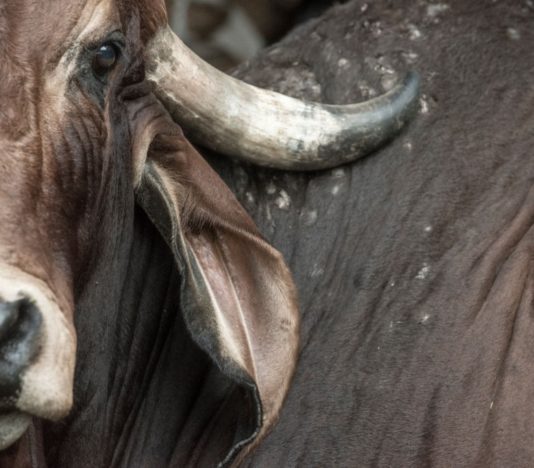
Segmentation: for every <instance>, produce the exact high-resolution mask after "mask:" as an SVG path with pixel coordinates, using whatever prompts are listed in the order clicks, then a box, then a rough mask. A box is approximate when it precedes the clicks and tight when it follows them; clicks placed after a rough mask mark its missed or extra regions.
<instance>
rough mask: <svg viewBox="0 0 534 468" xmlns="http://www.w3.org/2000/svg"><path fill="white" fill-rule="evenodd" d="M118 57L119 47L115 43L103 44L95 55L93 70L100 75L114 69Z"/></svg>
mask: <svg viewBox="0 0 534 468" xmlns="http://www.w3.org/2000/svg"><path fill="white" fill-rule="evenodd" d="M118 59H119V53H118V50H117V48H116V47H115V46H114V45H113V44H109V43H108V44H103V45H101V46H100V47H99V48H98V49H97V50H96V52H95V55H94V57H93V64H92V66H93V71H94V72H95V73H96V74H97V75H99V76H102V75H105V74H106V73H108V72H110V71H111V70H112V69H113V67H114V66H115V64H116V63H117V60H118Z"/></svg>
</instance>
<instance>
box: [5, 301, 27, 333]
mask: <svg viewBox="0 0 534 468" xmlns="http://www.w3.org/2000/svg"><path fill="white" fill-rule="evenodd" d="M22 306H23V301H22V300H20V301H16V302H2V303H0V343H1V342H3V341H4V339H6V338H7V337H8V335H9V332H10V331H12V330H13V326H14V325H15V323H17V319H18V318H19V315H20V314H19V312H20V310H21V308H22Z"/></svg>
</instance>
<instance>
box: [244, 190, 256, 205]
mask: <svg viewBox="0 0 534 468" xmlns="http://www.w3.org/2000/svg"><path fill="white" fill-rule="evenodd" d="M245 197H246V199H247V203H250V204H251V205H253V204H254V202H255V201H256V200H255V199H254V195H252V192H247V193H246V194H245Z"/></svg>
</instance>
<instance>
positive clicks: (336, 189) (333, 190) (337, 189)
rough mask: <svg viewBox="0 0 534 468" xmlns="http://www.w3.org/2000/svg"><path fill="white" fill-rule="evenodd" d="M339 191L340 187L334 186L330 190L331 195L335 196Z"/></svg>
mask: <svg viewBox="0 0 534 468" xmlns="http://www.w3.org/2000/svg"><path fill="white" fill-rule="evenodd" d="M340 190H341V185H334V186H333V187H332V190H331V192H332V195H334V196H336V195H337V194H338V193H339V191H340Z"/></svg>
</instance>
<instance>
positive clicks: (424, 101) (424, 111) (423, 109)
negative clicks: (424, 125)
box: [419, 94, 429, 114]
mask: <svg viewBox="0 0 534 468" xmlns="http://www.w3.org/2000/svg"><path fill="white" fill-rule="evenodd" d="M419 105H420V107H421V113H422V114H428V111H429V105H428V100H427V97H426V96H425V95H424V94H423V95H422V96H421V99H419Z"/></svg>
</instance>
